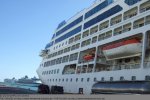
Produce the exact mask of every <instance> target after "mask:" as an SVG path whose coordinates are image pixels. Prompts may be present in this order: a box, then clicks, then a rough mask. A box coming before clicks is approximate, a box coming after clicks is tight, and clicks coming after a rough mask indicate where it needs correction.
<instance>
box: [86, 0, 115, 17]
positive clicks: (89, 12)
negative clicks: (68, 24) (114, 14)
mask: <svg viewBox="0 0 150 100" xmlns="http://www.w3.org/2000/svg"><path fill="white" fill-rule="evenodd" d="M112 2H113V0H105V1H104V2H102V3H100V4H99V5H97V6H96V7H94V8H93V9H91V10H90V11H88V12H87V13H86V14H85V19H86V18H88V17H90V16H92V15H93V14H95V13H97V12H98V11H100V10H101V9H103V8H105V7H106V6H108V5H109V4H111V3H112Z"/></svg>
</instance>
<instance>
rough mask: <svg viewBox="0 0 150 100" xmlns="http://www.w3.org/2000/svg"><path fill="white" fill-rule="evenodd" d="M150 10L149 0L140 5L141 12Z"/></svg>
mask: <svg viewBox="0 0 150 100" xmlns="http://www.w3.org/2000/svg"><path fill="white" fill-rule="evenodd" d="M147 10H150V1H147V2H145V3H143V4H141V5H140V13H142V12H145V11H147Z"/></svg>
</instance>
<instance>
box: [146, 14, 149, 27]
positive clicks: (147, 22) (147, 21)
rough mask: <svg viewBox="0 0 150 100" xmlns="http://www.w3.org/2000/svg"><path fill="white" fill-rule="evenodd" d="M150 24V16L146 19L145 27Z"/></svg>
mask: <svg viewBox="0 0 150 100" xmlns="http://www.w3.org/2000/svg"><path fill="white" fill-rule="evenodd" d="M147 24H150V15H148V16H146V17H145V25H147Z"/></svg>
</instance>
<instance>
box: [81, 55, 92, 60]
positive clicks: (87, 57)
mask: <svg viewBox="0 0 150 100" xmlns="http://www.w3.org/2000/svg"><path fill="white" fill-rule="evenodd" d="M83 58H84V60H91V59H93V58H94V56H93V55H92V54H87V55H85V56H84V57H83Z"/></svg>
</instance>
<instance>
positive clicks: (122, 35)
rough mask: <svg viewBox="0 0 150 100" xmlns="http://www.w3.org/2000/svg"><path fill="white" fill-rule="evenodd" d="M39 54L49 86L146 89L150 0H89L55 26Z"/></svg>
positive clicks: (82, 89) (149, 79)
mask: <svg viewBox="0 0 150 100" xmlns="http://www.w3.org/2000/svg"><path fill="white" fill-rule="evenodd" d="M70 9H71V8H70ZM40 56H41V57H42V61H41V63H40V65H39V67H38V69H37V74H38V76H39V78H40V79H41V81H42V83H43V84H46V85H48V86H49V88H51V87H52V86H62V87H63V89H64V92H65V93H83V94H91V93H101V92H133V93H150V0H96V1H94V3H93V4H92V5H91V6H90V7H89V8H85V9H83V10H82V11H80V12H78V13H77V14H75V15H74V16H73V17H71V18H70V19H69V20H67V21H62V22H61V23H60V24H59V25H58V27H57V29H56V31H55V32H54V34H53V37H52V39H51V40H50V41H49V43H48V44H47V45H46V47H45V48H44V49H43V50H42V51H41V52H40Z"/></svg>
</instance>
